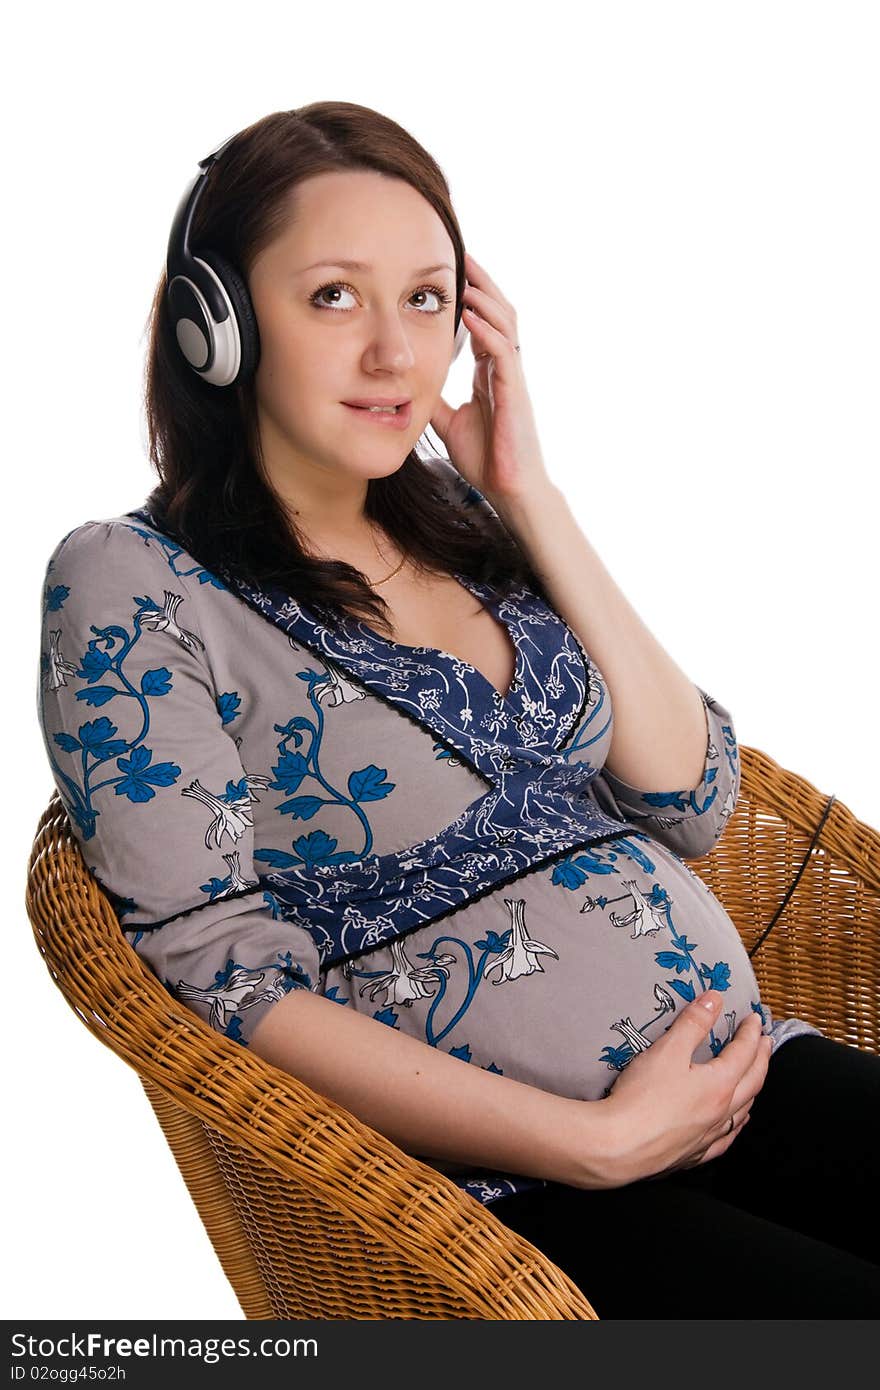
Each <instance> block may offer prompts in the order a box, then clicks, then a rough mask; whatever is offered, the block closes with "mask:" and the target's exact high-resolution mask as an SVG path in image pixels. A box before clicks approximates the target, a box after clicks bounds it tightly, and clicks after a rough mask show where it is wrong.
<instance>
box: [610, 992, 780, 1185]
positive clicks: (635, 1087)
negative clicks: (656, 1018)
mask: <svg viewBox="0 0 880 1390" xmlns="http://www.w3.org/2000/svg"><path fill="white" fill-rule="evenodd" d="M720 999H721V996H720V994H719V993H718V991H717V990H706V991H705V992H704V993H703V994H700V995H698V996H697V998H696V999H695V1000H692V1001H691V1002H690V1003H689V1004H688V1005H687V1007H686V1008H685V1009H684V1010H683V1011H682V1013H680V1014H679V1016H678V1017H677V1018H676V1020H675V1022H674V1023H673V1024H672V1026H671V1027H670V1028H668V1029H667V1030H666V1032H665V1033H664V1034H663V1035H662V1037H659V1038H658V1039H657V1041H656V1042H654V1043H652V1045H651V1046H650V1047H649V1048H647V1049H646V1050H645V1051H644V1052H640V1053H638V1055H637V1056H635V1057H634V1058H633V1059H632V1061H631V1062H629V1063H627V1065H626V1067H625V1068H624V1070H623V1071H622V1072H621V1074H620V1076H619V1077H618V1079H617V1081H616V1082H615V1084H614V1086H613V1088H612V1090H611V1091H610V1093H609V1095H608V1096H606V1098H605V1100H604V1102H603V1104H604V1105H605V1106H606V1107H607V1109H606V1115H607V1116H608V1117H609V1130H610V1133H611V1136H612V1140H611V1142H612V1150H611V1160H610V1161H611V1170H612V1175H613V1178H614V1184H613V1185H614V1186H620V1187H622V1186H625V1185H626V1184H627V1183H631V1182H638V1181H639V1180H640V1179H643V1178H656V1177H660V1176H661V1175H664V1174H666V1173H671V1172H675V1171H676V1170H677V1169H680V1168H695V1167H696V1166H697V1165H698V1164H701V1163H709V1162H710V1161H711V1160H712V1159H713V1158H718V1157H719V1156H720V1155H721V1154H723V1153H724V1152H725V1150H727V1149H728V1148H730V1145H731V1144H732V1143H733V1141H734V1140H735V1139H736V1137H737V1135H738V1134H739V1132H740V1130H741V1129H742V1127H743V1125H744V1124H747V1123H748V1119H749V1110H750V1109H751V1105H752V1101H753V1100H754V1098H755V1096H756V1095H757V1094H758V1092H759V1091H760V1089H761V1087H762V1086H763V1085H764V1081H765V1079H766V1076H767V1066H768V1063H769V1061H770V1054H771V1052H772V1050H773V1049H772V1043H771V1040H770V1037H769V1035H767V1034H765V1033H763V1032H762V1023H761V1016H760V1014H759V1013H757V1012H755V1011H754V1010H753V1011H752V1012H751V1013H750V1014H749V1016H748V1018H746V1019H745V1020H744V1021H743V1022H742V1023H741V1024H740V1026H739V1028H737V1030H736V1033H735V1034H734V1036H733V1037H732V1038H731V1040H730V1042H729V1043H728V1044H727V1046H726V1047H725V1048H723V1050H722V1051H721V1052H720V1053H719V1054H718V1056H717V1057H713V1058H712V1059H711V1061H708V1062H696V1063H695V1062H693V1061H692V1057H693V1054H694V1051H695V1050H696V1048H697V1047H698V1046H699V1045H700V1043H702V1042H704V1041H705V1039H706V1036H707V1034H708V1032H709V1029H710V1028H711V1026H712V1024H713V1023H714V1022H715V1019H716V1017H717V1015H718V1006H719V1002H720ZM707 1005H708V1006H711V1007H707ZM731 1115H732V1116H733V1121H734V1123H733V1129H732V1130H731V1131H730V1133H729V1134H728V1133H726V1131H727V1129H728V1126H729V1124H730V1117H731Z"/></svg>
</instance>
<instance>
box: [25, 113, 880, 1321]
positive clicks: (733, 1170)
mask: <svg viewBox="0 0 880 1390" xmlns="http://www.w3.org/2000/svg"><path fill="white" fill-rule="evenodd" d="M468 338H469V339H470V343H471V348H472V351H473V355H474V380H473V395H472V399H471V400H469V401H468V402H467V403H465V404H464V405H462V406H461V407H460V408H458V409H453V408H452V407H450V406H449V405H448V404H447V403H446V401H445V400H444V399H443V397H442V394H441V392H442V389H443V386H444V383H445V381H446V377H447V374H448V371H449V367H450V364H451V362H452V360H453V358H454V357H455V355H456V354H457V352H458V351H459V350H460V348H461V346H462V344H463V343H464V342H465V341H467V340H468ZM146 410H147V423H148V430H149V439H150V457H151V460H152V463H153V465H154V467H155V468H156V471H157V473H158V476H159V479H160V481H159V484H158V486H157V487H156V488H155V489H154V490H153V492H152V493H151V494H150V496H149V497H148V499H147V501H146V503H145V504H144V505H143V506H141V507H137V508H135V509H133V510H132V511H130V512H127V513H125V514H123V515H120V516H116V517H112V518H109V519H106V520H98V521H86V522H83V523H81V524H79V525H77V526H76V527H75V529H73V530H72V531H70V532H69V533H68V534H67V535H66V536H65V537H64V538H63V539H62V540H61V541H60V542H59V543H58V545H57V546H56V547H55V550H54V551H53V553H52V555H51V557H50V558H49V561H48V566H47V573H46V582H45V593H44V604H43V631H42V645H41V672H40V719H41V725H42V729H43V735H44V739H45V743H46V749H47V753H48V756H49V760H50V763H51V767H52V773H53V776H54V778H55V782H56V785H57V787H58V791H59V794H60V796H61V797H62V800H63V802H64V804H65V807H66V809H67V811H68V813H69V815H70V818H71V822H72V825H73V829H74V832H75V834H76V835H77V837H78V840H79V842H80V845H81V847H82V850H83V854H84V857H85V860H86V863H87V864H88V866H89V868H90V870H91V872H92V873H93V874H94V875H95V877H96V879H97V880H98V881H99V882H100V884H101V885H102V887H103V888H104V890H105V891H106V892H107V893H108V895H109V896H110V898H111V901H112V902H113V903H114V906H115V908H116V911H117V913H118V915H119V919H120V923H121V928H122V930H123V931H124V933H125V936H126V939H127V940H128V941H129V942H130V943H131V945H132V946H133V947H134V949H135V950H136V951H137V952H138V953H139V954H140V955H141V956H142V957H143V959H144V960H145V961H146V962H147V963H148V964H149V966H150V968H151V969H152V970H153V971H154V972H155V973H156V974H157V975H158V977H159V978H160V979H161V980H162V981H163V983H164V984H165V986H166V988H167V989H168V990H169V991H170V992H171V993H172V994H173V995H174V997H175V998H176V999H178V1000H179V1001H180V1002H181V1004H182V1005H184V1006H185V1007H187V1008H189V1009H191V1010H193V1011H194V1012H195V1013H197V1014H198V1015H199V1016H200V1017H202V1018H203V1019H205V1020H206V1021H207V1022H208V1023H209V1024H210V1025H211V1026H212V1027H214V1028H217V1029H218V1030H220V1031H221V1032H223V1033H224V1034H225V1035H226V1036H228V1037H229V1038H231V1039H233V1040H234V1041H236V1042H238V1043H240V1044H241V1045H242V1046H245V1047H250V1048H252V1049H253V1050H254V1051H255V1052H257V1053H259V1054H260V1055H262V1056H263V1057H265V1058H267V1059H268V1060H269V1061H271V1062H272V1063H274V1064H275V1065H277V1066H280V1067H282V1068H286V1069H288V1070H290V1071H291V1072H293V1073H295V1074H296V1075H297V1076H299V1077H301V1078H302V1079H303V1080H304V1081H305V1082H306V1083H307V1084H308V1085H310V1086H312V1087H313V1088H314V1089H316V1090H318V1091H320V1092H321V1093H323V1094H325V1095H328V1096H330V1097H332V1098H333V1099H335V1100H337V1101H338V1102H339V1103H340V1104H342V1105H344V1106H345V1107H346V1108H347V1109H349V1110H351V1111H352V1112H353V1113H354V1114H356V1115H358V1116H359V1117H361V1118H362V1119H363V1120H364V1121H366V1122H367V1123H368V1124H370V1125H372V1126H373V1127H375V1128H376V1129H379V1130H381V1131H382V1132H383V1133H385V1134H387V1135H388V1136H389V1137H390V1138H392V1139H393V1140H394V1141H395V1142H396V1143H398V1144H399V1145H401V1146H402V1147H404V1148H406V1149H407V1150H408V1151H409V1152H411V1153H414V1154H417V1155H418V1156H420V1157H422V1158H423V1159H424V1160H425V1161H426V1162H428V1163H433V1164H434V1165H435V1166H437V1167H438V1168H441V1169H442V1170H443V1171H445V1172H447V1173H448V1174H449V1175H450V1176H451V1177H452V1178H453V1180H454V1181H455V1182H457V1183H458V1184H459V1185H460V1186H461V1187H462V1188H463V1189H464V1190H465V1191H467V1192H468V1193H470V1195H471V1196H472V1197H473V1198H474V1199H475V1200H477V1201H480V1202H484V1203H487V1204H491V1208H492V1210H493V1211H494V1212H495V1213H497V1215H498V1217H499V1218H500V1219H501V1220H502V1221H504V1222H506V1223H508V1224H509V1225H510V1226H512V1227H513V1228H515V1229H517V1230H519V1231H520V1232H521V1233H523V1234H524V1235H526V1236H528V1238H529V1239H531V1240H533V1241H534V1243H535V1244H537V1245H538V1246H540V1247H541V1248H542V1249H544V1250H545V1251H546V1252H547V1254H548V1255H550V1257H551V1258H553V1259H555V1260H556V1261H557V1262H558V1263H559V1264H560V1265H561V1266H562V1267H563V1268H565V1269H566V1270H567V1272H569V1273H570V1274H571V1276H572V1278H573V1279H574V1280H575V1282H577V1283H579V1284H580V1285H581V1287H583V1288H584V1291H585V1292H586V1294H587V1296H588V1297H589V1299H590V1301H591V1302H592V1303H593V1305H594V1307H595V1309H596V1311H597V1313H598V1314H599V1316H600V1317H630V1318H632V1317H642V1316H672V1317H712V1316H729V1317H775V1316H808V1315H817V1316H824V1317H863V1316H867V1315H870V1313H872V1312H873V1313H876V1312H877V1311H880V1267H878V1262H880V1247H878V1230H877V1217H876V1210H877V1207H876V1202H875V1192H876V1160H875V1158H874V1150H873V1149H872V1148H871V1147H870V1146H869V1145H865V1144H864V1143H863V1136H864V1134H865V1133H866V1131H867V1129H868V1127H869V1125H870V1124H871V1123H876V1107H877V1099H878V1086H880V1081H878V1073H880V1061H878V1059H876V1058H875V1057H873V1056H871V1055H869V1054H867V1053H864V1052H861V1051H859V1050H858V1049H855V1048H850V1047H846V1046H844V1045H842V1044H838V1043H836V1042H834V1041H832V1040H831V1039H828V1038H826V1037H824V1036H823V1035H822V1034H821V1033H820V1032H819V1030H817V1029H816V1028H815V1027H813V1026H812V1025H810V1024H809V1023H807V1022H805V1021H804V1020H801V1019H796V1018H782V1019H775V1018H773V1017H772V1016H771V1014H770V1010H769V1009H768V1008H767V1006H766V1004H764V1003H763V1002H762V1000H761V998H760V994H759V989H758V985H757V981H756V979H755V975H754V973H753V971H752V968H751V965H750V962H749V958H748V955H747V953H746V951H745V949H744V946H743V943H742V941H741V939H740V937H739V935H738V933H737V930H736V927H735V926H734V923H733V922H732V920H731V918H730V917H729V916H728V914H727V913H726V911H725V910H724V908H723V907H722V905H721V904H720V903H719V902H718V900H717V899H716V898H715V897H714V896H713V895H712V893H711V892H710V891H709V890H708V889H707V887H706V886H705V885H704V884H703V882H702V880H701V879H700V878H698V876H697V875H696V874H695V873H694V872H693V870H692V869H690V868H689V867H688V865H687V863H686V862H685V861H686V859H687V858H689V857H690V858H694V857H698V856H700V855H703V854H706V853H707V852H708V851H709V850H710V849H711V848H712V846H713V845H714V844H715V843H716V842H717V840H718V838H719V837H720V835H721V834H722V832H723V830H724V827H725V824H726V822H727V820H728V819H729V817H730V815H731V814H732V812H733V810H734V807H735V805H736V799H737V794H738V790H739V782H740V763H739V751H738V746H737V739H736V734H735V730H734V725H733V720H732V718H731V714H730V712H729V711H728V710H727V709H726V708H724V706H723V705H722V704H720V703H719V702H718V701H717V700H716V699H713V698H712V696H710V695H709V694H707V693H706V692H705V691H704V690H703V689H701V688H700V687H698V686H696V685H694V684H693V683H692V682H691V681H690V680H688V678H687V677H686V676H685V675H684V674H683V673H682V672H681V670H680V669H679V668H678V667H677V666H676V665H675V663H674V662H673V661H672V660H671V658H670V657H669V656H668V655H667V654H666V652H665V651H664V650H663V649H662V647H661V646H660V645H659V644H658V642H657V641H656V640H655V639H654V638H653V636H652V635H651V633H650V632H649V631H648V630H647V629H646V627H645V626H644V624H643V623H642V622H641V621H640V619H639V618H638V616H637V614H636V613H635V612H634V611H633V609H632V608H631V606H630V605H629V604H628V602H627V601H626V599H625V598H624V596H623V594H622V593H621V591H620V590H619V588H618V587H617V586H616V585H615V583H614V581H613V580H612V578H611V577H610V575H609V574H608V572H607V571H606V569H605V568H604V566H603V565H602V563H601V561H600V559H599V557H598V555H597V553H596V551H595V550H594V549H593V548H592V546H591V545H590V543H589V542H588V541H587V539H586V537H585V536H584V535H583V533H582V532H581V530H580V528H579V526H578V525H577V523H576V521H575V519H574V517H573V515H572V512H571V510H570V509H569V507H568V504H567V502H566V500H565V498H564V496H563V494H562V492H561V491H560V489H559V488H558V487H557V486H556V485H555V484H554V483H553V482H551V480H550V477H549V476H548V474H547V471H546V469H545V466H544V462H543V459H542V455H541V449H540V445H539V442H538V436H537V431H536V427H535V422H534V418H533V414H532V410H531V405H530V402H529V397H528V392H527V388H526V382H525V376H524V372H523V364H522V354H521V352H520V343H519V338H518V333H517V323H516V314H515V311H514V309H513V307H512V306H511V304H510V303H509V301H508V300H507V299H506V298H505V297H504V295H503V294H502V293H501V291H500V290H499V288H498V286H497V285H496V284H495V283H494V281H493V280H492V279H491V277H490V276H489V274H488V273H487V271H486V270H485V269H484V268H483V267H482V266H481V265H480V264H478V263H477V262H476V261H475V260H474V258H473V257H472V256H470V255H468V254H467V253H466V252H465V250H464V245H463V240H462V236H461V232H460V230H459V226H458V222H457V219H456V216H455V213H454V210H453V208H452V205H451V202H450V198H449V190H448V187H447V184H446V181H445V179H444V176H443V174H442V172H441V170H440V169H439V167H438V166H437V164H436V163H435V161H434V160H433V159H432V158H431V156H430V155H429V154H428V153H427V152H426V151H425V150H424V149H423V148H422V147H421V146H420V145H419V144H418V143H417V142H416V141H415V140H414V139H413V138H412V137H411V136H410V135H409V134H408V133H407V132H405V131H404V130H402V129H401V127H400V126H398V125H397V124H395V123H394V122H393V121H391V120H389V119H388V118H387V117H385V116H382V115H381V114H379V113H377V112H375V111H371V110H369V109H368V108H365V107H362V106H357V105H353V104H349V103H344V102H316V103H313V104H312V105H310V106H307V107H304V108H302V109H300V110H299V111H288V112H278V113H275V114H273V115H270V116H267V117H265V118H264V119H262V120H260V121H257V122H256V123H255V124H253V125H252V126H250V127H248V128H247V129H246V130H244V131H242V132H240V133H239V134H238V135H236V136H234V137H232V139H231V140H229V141H227V142H226V143H225V144H224V145H223V146H221V147H220V149H219V150H217V151H214V152H213V153H212V154H211V155H209V156H207V157H206V159H204V160H203V161H201V167H200V172H199V174H198V175H197V176H196V177H195V178H194V179H193V182H192V184H191V185H190V186H189V188H188V189H187V190H186V192H185V193H184V196H183V198H182V200H181V203H180V206H179V208H178V211H177V215H176V217H175V219H174V223H173V226H172V229H171V234H170V238H169V245H168V254H167V265H166V271H165V273H164V274H163V276H162V278H161V280H160V282H159V285H158V287H157V291H156V296H155V301H154V305H153V314H152V322H151V336H150V345H149V355H148V362H147V374H146ZM429 424H430V425H431V426H432V427H433V429H434V430H435V432H436V434H437V435H438V437H439V438H440V439H441V441H442V442H443V444H444V445H445V447H446V450H447V452H448V455H449V458H448V459H445V458H438V457H430V456H426V455H425V452H424V451H420V450H418V449H417V447H416V445H417V443H418V441H419V439H420V436H422V434H423V432H424V431H425V429H426V427H427V426H428V425H429ZM750 1124H751V1128H749V1127H748V1126H749V1125H750ZM871 1213H874V1215H871ZM696 1246H699V1253H698V1252H697V1249H696V1248H695V1247H696Z"/></svg>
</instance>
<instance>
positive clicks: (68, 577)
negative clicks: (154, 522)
mask: <svg viewBox="0 0 880 1390" xmlns="http://www.w3.org/2000/svg"><path fill="white" fill-rule="evenodd" d="M188 561H189V557H187V556H185V555H184V554H183V552H182V551H181V549H180V547H179V546H177V545H172V543H171V542H170V541H169V540H168V538H167V537H165V536H163V535H162V534H161V532H159V531H157V530H155V529H154V528H152V527H150V526H149V525H145V524H144V523H143V522H142V521H140V520H138V519H137V518H136V517H135V516H133V515H131V514H129V513H121V514H120V515H118V516H110V517H100V518H97V519H90V520H88V521H81V522H79V523H78V524H77V525H76V526H74V527H72V528H71V529H70V530H68V531H66V532H65V533H64V535H63V536H62V537H61V538H60V540H58V541H57V542H56V543H55V545H54V546H52V548H51V551H50V553H49V556H48V558H47V561H46V581H47V584H51V583H52V582H53V579H54V580H55V582H60V581H61V579H63V581H64V583H65V584H68V585H69V584H70V583H71V581H73V580H76V581H77V583H81V584H83V585H87V586H88V588H89V589H90V590H92V591H94V589H95V588H99V589H101V590H110V589H116V588H120V587H122V588H126V587H128V586H129V585H130V584H135V585H137V584H138V583H140V584H145V583H146V582H147V581H152V582H153V583H156V584H158V583H159V582H160V581H162V580H166V581H171V580H173V581H174V582H175V583H177V584H181V583H183V582H184V576H183V574H181V570H183V571H188V570H190V569H191V564H190V563H188Z"/></svg>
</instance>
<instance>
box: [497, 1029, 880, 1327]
mask: <svg viewBox="0 0 880 1390" xmlns="http://www.w3.org/2000/svg"><path fill="white" fill-rule="evenodd" d="M878 1117H880V1057H878V1056H876V1055H875V1054H873V1053H869V1052H864V1051H862V1050H861V1049H859V1048H857V1047H850V1046H848V1045H846V1044H844V1043H838V1042H833V1041H832V1040H831V1039H830V1038H826V1037H824V1036H822V1037H818V1036H816V1034H814V1033H810V1034H807V1035H801V1036H800V1037H796V1038H792V1039H790V1041H788V1042H786V1043H783V1044H782V1046H781V1047H779V1049H778V1050H777V1051H776V1052H775V1053H774V1054H773V1056H772V1057H771V1060H770V1065H769V1068H768V1071H767V1077H766V1080H765V1082H764V1085H763V1087H762V1088H761V1090H760V1091H759V1092H758V1094H757V1096H756V1097H755V1099H754V1101H753V1102H752V1108H751V1119H750V1120H749V1123H748V1124H747V1125H746V1126H745V1127H744V1128H743V1129H742V1130H741V1131H740V1133H739V1134H738V1136H737V1137H736V1139H735V1140H734V1141H733V1143H732V1144H731V1145H730V1148H729V1149H728V1150H727V1151H726V1153H724V1154H722V1155H721V1156H720V1158H715V1159H712V1160H711V1161H710V1162H709V1163H703V1164H700V1165H699V1166H698V1167H696V1168H689V1169H687V1170H685V1171H681V1172H677V1173H670V1174H667V1175H666V1176H664V1177H660V1178H655V1179H653V1180H651V1181H649V1182H635V1183H629V1184H628V1185H627V1186H626V1187H615V1188H610V1189H604V1190H597V1189H593V1190H587V1189H581V1188H576V1187H569V1186H568V1185H566V1184H564V1183H551V1184H550V1185H549V1186H548V1187H547V1188H541V1189H537V1190H533V1191H531V1192H523V1193H518V1194H516V1195H515V1196H512V1197H504V1198H501V1199H499V1200H498V1201H495V1202H493V1203H492V1205H491V1207H490V1208H489V1209H490V1211H492V1212H493V1213H494V1214H495V1215H496V1216H497V1217H498V1218H499V1220H501V1221H503V1222H504V1224H505V1225H506V1226H510V1227H511V1228H512V1229H513V1230H515V1231H518V1232H519V1233H520V1234H521V1235H523V1236H525V1237H526V1239H527V1240H530V1241H531V1242H532V1244H533V1245H536V1246H537V1247H538V1248H539V1249H540V1250H543V1251H544V1252H545V1254H547V1255H548V1256H549V1257H550V1259H552V1260H553V1261H554V1263H555V1264H557V1265H558V1266H559V1267H560V1269H563V1270H564V1271H565V1272H566V1274H568V1275H569V1277H570V1278H571V1279H573V1281H574V1282H575V1284H577V1285H578V1287H579V1288H580V1289H582V1290H583V1292H584V1294H585V1296H586V1297H587V1299H588V1300H589V1302H590V1303H591V1304H592V1306H593V1308H594V1310H595V1312H596V1313H597V1314H598V1316H599V1317H600V1318H664V1317H669V1318H677V1319H687V1318H806V1317H814V1318H868V1317H876V1316H877V1314H878V1313H880V1219H878V1215H880V1162H878V1147H877V1135H878V1130H880V1126H878Z"/></svg>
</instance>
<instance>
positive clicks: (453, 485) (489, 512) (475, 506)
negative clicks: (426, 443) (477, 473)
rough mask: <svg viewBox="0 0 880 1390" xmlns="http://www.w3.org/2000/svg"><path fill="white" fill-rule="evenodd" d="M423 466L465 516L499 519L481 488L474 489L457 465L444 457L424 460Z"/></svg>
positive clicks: (438, 456) (439, 456)
mask: <svg viewBox="0 0 880 1390" xmlns="http://www.w3.org/2000/svg"><path fill="white" fill-rule="evenodd" d="M422 462H423V466H424V467H425V468H426V469H427V470H428V472H429V473H430V474H431V476H432V477H433V478H434V479H435V480H436V482H437V483H438V484H439V486H440V489H441V491H442V492H443V493H444V494H445V495H446V497H447V498H448V499H449V500H450V501H451V502H454V503H456V505H458V506H460V507H461V508H462V509H463V511H464V512H465V515H469V516H470V517H471V518H476V517H483V516H491V517H495V518H496V519H497V513H496V511H495V509H494V507H492V506H491V505H490V503H489V502H488V501H487V500H486V498H485V497H484V496H483V494H482V493H481V492H480V490H479V488H476V487H474V485H473V483H470V482H468V480H467V478H465V477H464V476H463V474H461V473H459V471H458V469H457V468H456V467H455V464H454V463H452V461H451V460H450V459H448V458H444V457H443V456H442V455H437V456H436V457H432V458H428V459H424V460H423V461H422Z"/></svg>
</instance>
